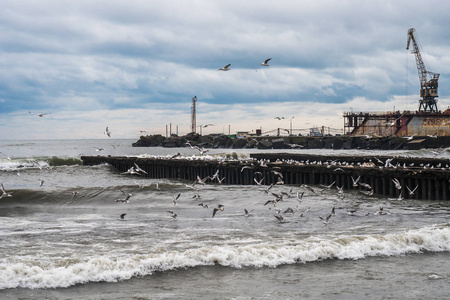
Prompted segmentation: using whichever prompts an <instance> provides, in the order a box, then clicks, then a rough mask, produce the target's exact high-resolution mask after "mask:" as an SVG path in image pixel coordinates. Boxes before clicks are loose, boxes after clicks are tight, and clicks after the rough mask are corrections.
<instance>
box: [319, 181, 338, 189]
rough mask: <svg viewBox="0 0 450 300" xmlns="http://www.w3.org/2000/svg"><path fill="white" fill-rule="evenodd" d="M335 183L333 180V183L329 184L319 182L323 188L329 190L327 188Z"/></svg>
mask: <svg viewBox="0 0 450 300" xmlns="http://www.w3.org/2000/svg"><path fill="white" fill-rule="evenodd" d="M335 183H336V181H333V183H332V184H330V185H324V184H321V185H320V186H321V187H323V188H324V189H327V190H329V189H331V187H332V186H333V185H334V184H335Z"/></svg>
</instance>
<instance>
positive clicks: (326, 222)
mask: <svg viewBox="0 0 450 300" xmlns="http://www.w3.org/2000/svg"><path fill="white" fill-rule="evenodd" d="M332 215H333V213H331V214H329V215H328V216H327V217H326V218H323V217H320V216H319V219H321V220H322V222H323V224H325V225H328V221H329V220H330V218H331V216H332Z"/></svg>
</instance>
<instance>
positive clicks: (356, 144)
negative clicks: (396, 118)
mask: <svg viewBox="0 0 450 300" xmlns="http://www.w3.org/2000/svg"><path fill="white" fill-rule="evenodd" d="M187 142H188V143H190V144H191V145H192V146H199V147H202V148H228V149H244V148H255V149H295V148H299V149H379V150H402V149H408V150H415V149H422V148H445V147H450V137H447V136H439V137H428V136H425V137H414V138H413V139H410V140H409V139H407V138H402V137H395V136H390V137H366V136H359V137H356V136H325V137H317V136H290V137H275V136H273V137H272V136H252V137H248V138H231V137H229V136H227V135H199V134H192V133H191V134H188V135H185V136H178V135H172V136H170V137H164V136H162V135H159V134H157V135H147V136H141V137H140V138H139V140H138V141H136V142H135V143H133V144H132V146H133V147H167V148H174V147H189V145H188V144H186V143H187Z"/></svg>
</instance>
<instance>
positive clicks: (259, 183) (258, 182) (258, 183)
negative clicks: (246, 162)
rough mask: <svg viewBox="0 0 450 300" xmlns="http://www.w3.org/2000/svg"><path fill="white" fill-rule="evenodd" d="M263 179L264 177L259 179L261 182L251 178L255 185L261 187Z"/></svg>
mask: <svg viewBox="0 0 450 300" xmlns="http://www.w3.org/2000/svg"><path fill="white" fill-rule="evenodd" d="M264 178H265V177H263V178H261V180H259V181H258V180H256V178H253V181H255V183H256V184H257V185H261V184H262V182H263V180H264Z"/></svg>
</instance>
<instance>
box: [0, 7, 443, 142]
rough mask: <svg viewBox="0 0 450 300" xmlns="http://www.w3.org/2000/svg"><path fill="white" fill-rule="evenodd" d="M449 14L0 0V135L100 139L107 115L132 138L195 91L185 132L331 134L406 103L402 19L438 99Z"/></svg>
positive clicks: (160, 123)
mask: <svg viewBox="0 0 450 300" xmlns="http://www.w3.org/2000/svg"><path fill="white" fill-rule="evenodd" d="M449 11H450V1H444V0H440V1H434V0H431V1H426V2H424V1H416V0H408V1H403V0H396V1H387V0H380V1H371V0H370V1H364V0H340V1H332V0H312V1H309V0H308V1H305V0H303V1H301V0H277V1H263V0H260V1H254V0H249V1H241V0H236V1H235V0H227V1H218V0H178V1H177V0H168V1H153V0H127V1H123V0H95V1H92V0H88V1H85V0H76V1H75V0H73V1H66V0H40V1H33V0H29V1H23V0H5V1H2V9H1V10H0V139H2V140H8V139H25V140H26V139H50V138H51V139H53V138H54V139H83V138H105V135H104V131H105V128H106V127H107V126H108V127H109V130H110V131H111V138H131V139H134V138H135V139H136V140H137V139H138V138H139V136H140V135H141V132H140V131H145V134H163V135H165V134H166V127H168V126H170V124H172V133H177V132H178V133H179V134H180V135H182V134H186V133H188V132H189V131H190V128H191V105H192V98H193V97H194V96H196V97H197V125H199V127H198V128H197V132H199V131H200V126H201V125H206V124H212V125H210V126H208V127H205V128H201V130H202V133H203V134H209V133H226V134H228V133H229V132H231V133H234V132H236V131H250V132H252V131H256V129H261V130H262V132H263V133H273V132H274V130H276V129H277V128H284V129H289V128H293V129H294V133H298V132H303V131H302V130H307V129H308V128H311V127H315V126H319V127H321V126H325V127H327V128H331V129H330V130H331V133H342V129H343V126H344V119H343V114H344V112H349V111H353V112H355V111H391V110H394V109H395V110H416V109H417V108H418V100H419V88H420V82H419V77H418V74H417V68H416V63H415V57H414V55H413V54H411V52H410V51H408V50H406V41H407V31H408V29H409V28H415V29H416V32H415V35H416V38H417V39H418V41H419V46H420V51H421V54H422V56H423V58H424V61H425V63H426V67H427V70H428V71H432V72H435V73H439V74H440V79H439V95H440V96H439V98H438V108H439V109H441V110H444V109H446V108H447V107H448V106H450V84H449V82H450V79H449V78H450V76H449V75H450V74H449V73H450V35H449V34H448V33H449V32H448V31H449V29H450V18H448V12H449ZM268 58H272V59H271V60H270V61H269V66H268V67H267V66H262V65H261V62H263V61H264V60H266V59H268ZM227 64H231V65H230V68H231V70H230V71H226V72H224V71H219V70H218V69H219V68H221V67H223V66H225V65H227ZM39 114H45V115H43V116H42V117H39ZM275 117H284V119H282V120H278V119H275ZM168 128H170V127H168ZM303 133H304V132H303Z"/></svg>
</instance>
